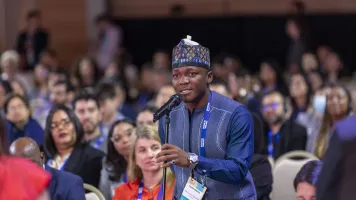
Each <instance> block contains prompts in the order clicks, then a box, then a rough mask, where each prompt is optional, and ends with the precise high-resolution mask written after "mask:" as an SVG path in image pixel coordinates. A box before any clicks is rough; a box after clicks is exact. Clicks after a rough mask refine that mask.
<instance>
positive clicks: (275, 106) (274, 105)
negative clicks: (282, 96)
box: [263, 103, 279, 111]
mask: <svg viewBox="0 0 356 200" xmlns="http://www.w3.org/2000/svg"><path fill="white" fill-rule="evenodd" d="M278 106H279V103H271V104H268V105H264V106H263V110H264V111H266V110H269V109H272V110H276V109H277V108H278Z"/></svg>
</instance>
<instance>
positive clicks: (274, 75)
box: [260, 60, 289, 96]
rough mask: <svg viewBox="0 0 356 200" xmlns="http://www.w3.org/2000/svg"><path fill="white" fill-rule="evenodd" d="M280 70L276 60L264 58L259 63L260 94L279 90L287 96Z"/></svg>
mask: <svg viewBox="0 0 356 200" xmlns="http://www.w3.org/2000/svg"><path fill="white" fill-rule="evenodd" d="M281 71H282V70H281V69H280V67H279V64H278V63H277V61H274V60H265V61H263V62H262V63H261V67H260V78H261V83H262V94H267V93H269V92H272V91H279V92H280V93H281V94H283V96H289V95H288V88H287V87H286V84H285V82H284V80H283V77H282V73H281Z"/></svg>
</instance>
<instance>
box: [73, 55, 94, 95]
mask: <svg viewBox="0 0 356 200" xmlns="http://www.w3.org/2000/svg"><path fill="white" fill-rule="evenodd" d="M74 77H75V78H76V81H77V82H78V84H79V85H78V87H79V88H85V87H94V86H95V84H96V83H97V82H98V81H99V79H100V71H99V68H98V66H97V64H96V62H95V61H94V60H93V59H91V58H88V57H84V58H81V59H79V60H78V61H77V62H76V63H75V66H74Z"/></svg>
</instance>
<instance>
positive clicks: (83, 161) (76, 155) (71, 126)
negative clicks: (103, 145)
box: [44, 106, 104, 187]
mask: <svg viewBox="0 0 356 200" xmlns="http://www.w3.org/2000/svg"><path fill="white" fill-rule="evenodd" d="M83 136H84V131H83V128H82V125H81V124H80V121H79V119H78V118H77V116H75V114H74V111H72V110H71V109H70V108H68V107H65V106H59V107H55V108H53V109H52V110H51V111H50V113H49V115H48V118H47V124H46V129H45V143H44V144H45V146H44V147H45V150H46V153H47V156H48V157H49V160H48V161H47V165H49V166H50V167H52V168H55V169H58V170H61V171H67V172H71V173H73V174H76V175H78V176H80V177H82V179H83V182H84V183H88V184H90V185H93V186H94V187H98V185H99V180H100V170H101V166H102V159H103V157H104V153H103V152H101V151H99V150H97V149H95V148H93V147H92V146H90V145H89V144H87V143H83V142H82V140H83Z"/></svg>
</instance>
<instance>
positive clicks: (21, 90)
mask: <svg viewBox="0 0 356 200" xmlns="http://www.w3.org/2000/svg"><path fill="white" fill-rule="evenodd" d="M10 85H11V88H12V91H13V93H15V94H18V95H21V96H23V97H25V98H26V99H28V94H27V90H26V88H25V84H24V83H22V82H21V81H20V80H18V79H14V80H11V81H10Z"/></svg>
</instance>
